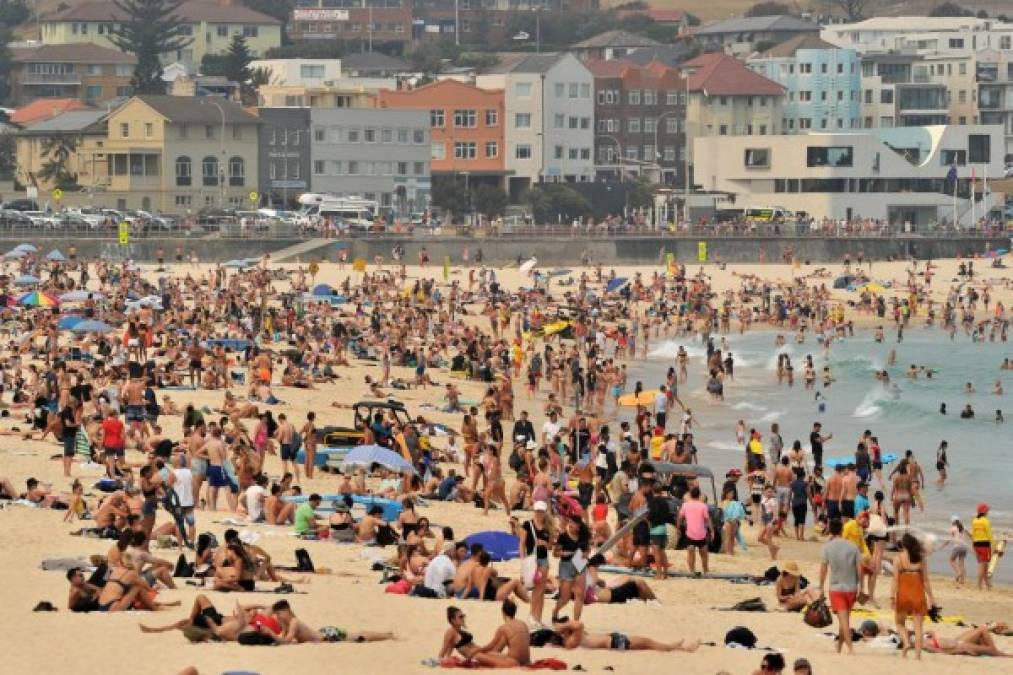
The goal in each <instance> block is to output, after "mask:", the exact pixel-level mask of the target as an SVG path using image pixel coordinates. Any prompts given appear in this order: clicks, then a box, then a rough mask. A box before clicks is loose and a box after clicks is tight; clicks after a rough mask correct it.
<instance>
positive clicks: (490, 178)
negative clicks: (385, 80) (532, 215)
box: [377, 80, 507, 188]
mask: <svg viewBox="0 0 1013 675" xmlns="http://www.w3.org/2000/svg"><path fill="white" fill-rule="evenodd" d="M377 107H378V108H400V109H412V110H428V111H429V123H430V127H431V133H430V136H431V141H432V162H431V163H430V171H431V172H432V175H433V176H439V175H457V176H466V177H467V180H468V181H469V183H470V184H471V186H472V187H474V186H475V185H477V184H487V185H495V186H496V187H499V188H503V187H504V186H505V182H506V175H507V171H506V157H505V154H506V143H505V135H504V131H503V129H504V126H505V111H504V107H505V102H504V96H503V90H502V89H480V88H479V87H476V86H474V85H471V84H465V83H464V82H458V81H456V80H443V81H440V82H432V83H430V84H426V85H423V86H421V87H416V88H415V89H399V90H392V89H384V90H381V91H380V93H379V95H378V98H377Z"/></svg>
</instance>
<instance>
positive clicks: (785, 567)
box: [781, 560, 801, 577]
mask: <svg viewBox="0 0 1013 675" xmlns="http://www.w3.org/2000/svg"><path fill="white" fill-rule="evenodd" d="M781 571H782V572H787V573H788V574H790V575H791V576H793V577H797V576H800V574H801V573H800V572H799V569H798V563H797V562H795V561H794V560H789V561H788V562H786V563H784V564H782V565H781Z"/></svg>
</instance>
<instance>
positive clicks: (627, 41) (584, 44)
mask: <svg viewBox="0 0 1013 675" xmlns="http://www.w3.org/2000/svg"><path fill="white" fill-rule="evenodd" d="M658 44H661V43H660V42H658V41H657V40H652V39H651V38H649V37H644V36H643V35H637V34H636V33H630V32H629V31H625V30H607V31H605V32H604V33H599V34H598V35H595V36H594V37H589V38H588V39H586V40H582V41H580V42H578V43H577V44H575V45H573V47H574V49H600V48H603V47H653V46H654V45H658Z"/></svg>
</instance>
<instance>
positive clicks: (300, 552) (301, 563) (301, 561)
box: [295, 548, 316, 572]
mask: <svg viewBox="0 0 1013 675" xmlns="http://www.w3.org/2000/svg"><path fill="white" fill-rule="evenodd" d="M295 560H296V569H298V570H299V571H300V572H315V571H316V569H315V568H314V567H313V560H311V559H310V553H309V551H307V550H306V549H304V548H297V549H296V550H295Z"/></svg>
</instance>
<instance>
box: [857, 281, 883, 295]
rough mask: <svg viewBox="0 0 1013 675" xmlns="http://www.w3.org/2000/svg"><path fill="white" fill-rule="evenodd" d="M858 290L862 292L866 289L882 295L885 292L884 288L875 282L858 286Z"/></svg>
mask: <svg viewBox="0 0 1013 675" xmlns="http://www.w3.org/2000/svg"><path fill="white" fill-rule="evenodd" d="M858 290H859V291H862V292H866V291H868V292H869V293H875V294H876V295H882V294H883V293H885V292H886V288H884V287H883V286H881V285H880V284H877V283H868V284H865V285H864V286H861V287H859V289H858Z"/></svg>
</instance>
